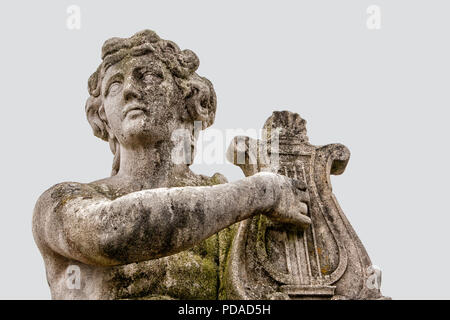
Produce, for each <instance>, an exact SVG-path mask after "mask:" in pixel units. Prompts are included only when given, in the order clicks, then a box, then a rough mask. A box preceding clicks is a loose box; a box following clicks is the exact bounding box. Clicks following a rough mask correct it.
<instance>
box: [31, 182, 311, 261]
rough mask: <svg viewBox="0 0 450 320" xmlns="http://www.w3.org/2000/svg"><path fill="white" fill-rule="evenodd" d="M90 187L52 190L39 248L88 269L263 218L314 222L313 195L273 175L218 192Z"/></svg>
mask: <svg viewBox="0 0 450 320" xmlns="http://www.w3.org/2000/svg"><path fill="white" fill-rule="evenodd" d="M74 185H75V188H74ZM294 185H295V184H294ZM55 188H59V189H58V190H59V191H58V192H56V195H55ZM80 188H81V189H82V190H81V191H80ZM86 188H88V189H90V188H91V187H89V186H88V185H82V184H73V183H72V184H70V187H69V186H67V187H66V186H65V185H64V184H61V185H57V186H55V187H53V188H51V189H49V190H48V191H47V192H45V193H44V194H43V195H42V196H41V198H40V199H39V200H38V203H37V204H36V208H35V214H34V218H33V232H34V236H35V239H36V241H37V242H38V244H41V245H45V246H47V247H49V248H50V249H52V250H54V251H55V252H57V253H59V254H61V255H63V256H66V257H68V258H72V259H76V260H78V261H81V262H83V263H87V264H94V265H104V266H111V265H120V264H128V263H132V262H138V261H144V260H150V259H155V258H160V257H163V256H167V255H171V254H174V253H177V252H180V251H182V250H185V249H187V248H189V247H192V246H194V245H195V244H198V243H199V242H201V241H202V240H204V239H206V238H208V237H209V236H211V235H212V234H214V233H216V232H218V231H220V230H222V229H223V228H226V227H228V226H230V225H232V224H233V223H236V222H238V221H241V220H244V219H247V218H249V217H252V216H253V215H255V214H259V213H264V214H269V215H271V216H272V217H273V218H276V219H278V220H282V221H285V222H291V223H294V224H297V225H299V226H301V227H304V226H306V225H308V223H309V218H308V217H306V216H304V215H303V214H304V213H306V210H307V209H306V205H305V204H304V203H301V202H300V201H307V195H306V194H305V193H304V192H302V191H300V190H298V189H297V188H295V187H294V186H293V185H292V183H291V181H290V179H288V178H286V177H284V176H279V175H276V174H272V173H260V174H256V175H254V176H251V177H248V178H244V179H242V180H239V181H237V182H233V183H226V184H221V185H216V186H208V187H182V188H160V189H150V190H143V191H138V192H133V193H130V194H127V195H125V196H122V197H120V198H117V199H115V200H109V199H107V198H104V197H101V196H100V195H99V194H98V193H96V192H95V191H94V189H91V190H86ZM295 189H297V191H296V190H295ZM73 190H76V191H73ZM55 199H56V201H55ZM302 213H303V214H302Z"/></svg>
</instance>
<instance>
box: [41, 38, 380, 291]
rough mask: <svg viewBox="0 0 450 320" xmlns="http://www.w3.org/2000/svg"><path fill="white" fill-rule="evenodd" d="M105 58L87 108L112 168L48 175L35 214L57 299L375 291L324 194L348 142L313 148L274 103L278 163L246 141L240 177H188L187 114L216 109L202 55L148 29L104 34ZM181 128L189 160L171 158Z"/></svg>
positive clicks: (363, 259) (350, 234) (271, 124)
mask: <svg viewBox="0 0 450 320" xmlns="http://www.w3.org/2000/svg"><path fill="white" fill-rule="evenodd" d="M102 59H103V61H102V63H101V65H100V66H99V68H98V69H97V71H96V72H95V73H94V74H93V75H92V76H91V77H90V79H89V83H88V88H89V93H90V97H89V99H88V101H87V103H86V115H87V118H88V121H89V123H90V125H91V126H92V128H93V131H94V134H95V135H96V136H97V137H100V138H101V139H103V140H105V141H108V142H109V145H110V148H111V151H112V152H113V154H114V160H113V170H112V175H111V177H108V178H105V179H102V180H98V181H94V182H91V183H77V182H64V183H60V184H57V185H55V186H53V187H51V188H50V189H48V190H47V191H45V192H44V193H43V194H42V195H41V197H40V198H39V200H38V202H37V203H36V206H35V211H34V215H33V235H34V238H35V241H36V243H37V245H38V247H39V249H40V251H41V253H42V256H43V258H44V262H45V267H46V273H47V280H48V283H49V286H50V289H51V293H52V298H54V299H217V298H237V299H280V298H281V299H283V298H286V299H288V298H317V297H320V298H350V299H366V298H380V297H381V294H380V292H379V290H378V289H375V290H369V289H367V288H365V287H364V282H365V280H366V278H367V275H366V274H365V268H366V267H367V266H369V265H370V261H369V258H368V256H367V254H366V253H365V251H364V248H363V247H362V245H361V243H360V242H359V240H358V238H357V236H356V234H355V233H354V231H353V229H352V228H351V226H350V224H349V223H348V222H347V220H346V219H345V217H344V215H343V213H342V211H341V210H340V209H339V207H338V205H337V202H336V200H335V199H334V197H333V195H332V193H331V185H330V184H329V180H328V177H329V176H328V174H329V173H330V172H331V173H335V174H339V173H341V172H342V171H343V170H344V168H345V165H346V163H347V160H348V156H349V152H348V150H347V149H346V148H345V147H343V146H340V145H332V146H325V147H320V148H317V147H314V146H312V145H310V144H308V143H307V139H306V131H305V128H304V121H303V120H301V118H300V117H299V116H298V115H297V114H292V113H289V112H281V113H274V115H273V116H272V117H271V118H270V119H269V121H268V123H267V125H266V126H267V128H268V129H270V130H268V137H267V139H265V140H266V141H264V143H266V144H271V145H274V139H273V137H274V136H275V135H274V132H275V131H274V130H272V129H274V128H281V133H280V149H279V151H273V150H274V149H273V148H270V150H271V151H269V152H268V153H267V154H272V155H277V156H278V157H279V159H280V162H279V164H277V163H278V162H275V161H272V162H270V161H269V162H264V163H263V161H262V157H261V154H262V153H260V154H253V151H252V150H251V149H250V148H247V149H245V148H244V149H243V150H242V151H243V154H246V155H247V157H248V156H251V157H253V158H254V159H256V163H250V162H245V163H240V162H238V164H239V165H241V167H242V168H243V170H244V172H245V174H246V176H247V177H246V178H244V179H242V180H240V181H237V182H233V183H227V181H226V179H225V178H224V177H223V176H222V175H220V174H215V175H213V176H212V177H206V176H203V175H196V174H194V173H193V172H192V171H191V170H190V169H189V165H190V163H191V162H192V159H193V156H194V151H195V142H196V137H197V134H196V130H195V127H194V122H195V121H201V123H202V128H206V127H207V126H210V125H211V124H212V123H213V121H214V117H215V111H216V97H215V93H214V89H213V86H212V84H211V83H210V82H209V81H208V80H207V79H206V78H203V77H200V76H198V75H197V74H196V73H195V71H196V69H197V68H198V65H199V60H198V58H197V56H196V55H195V54H194V53H193V52H192V51H190V50H183V51H181V50H180V49H179V48H178V46H177V45H176V44H174V43H173V42H171V41H166V40H163V39H161V38H159V37H158V36H157V35H156V34H155V33H154V32H153V31H149V30H146V31H142V32H139V33H137V34H135V35H134V36H132V37H131V38H126V39H122V38H112V39H110V40H108V41H106V42H105V44H104V45H103V49H102ZM180 129H183V130H184V131H185V132H188V133H189V139H188V144H187V148H188V149H189V150H190V151H191V152H190V153H189V155H190V159H188V161H186V162H185V163H180V162H177V161H173V159H172V155H173V153H172V151H173V149H174V148H175V147H176V143H177V142H176V141H175V140H174V139H173V133H174V132H175V131H176V130H180ZM248 141H249V140H247V142H248ZM247 145H248V144H247ZM237 146H238V144H234V145H233V146H232V147H231V148H230V155H231V157H230V159H231V160H235V159H234V158H233V156H238V154H239V152H237V151H238V150H237V149H236V147H237ZM241 147H242V146H241ZM241 149H242V148H241ZM271 159H272V158H271ZM260 171H261V172H260ZM262 171H265V172H262Z"/></svg>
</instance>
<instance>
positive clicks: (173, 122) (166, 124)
mask: <svg viewBox="0 0 450 320" xmlns="http://www.w3.org/2000/svg"><path fill="white" fill-rule="evenodd" d="M101 89H102V91H101V92H102V95H103V107H104V110H105V115H106V119H107V121H108V124H109V127H110V129H111V131H112V134H114V136H115V137H116V138H117V140H118V141H119V143H120V144H121V145H123V146H136V145H142V144H149V143H155V142H158V141H161V140H167V139H170V134H171V132H172V131H173V130H174V129H176V128H177V126H178V124H179V121H180V120H178V117H177V116H178V112H177V106H178V105H179V99H178V100H177V97H179V90H178V87H177V85H176V83H175V81H174V79H173V77H172V75H171V73H170V71H169V70H168V69H167V67H166V66H165V65H164V63H162V62H161V61H160V60H159V59H156V58H155V57H154V56H153V55H143V56H138V57H128V58H125V59H123V60H122V61H120V62H118V63H116V64H114V65H112V66H110V67H109V68H108V69H107V71H106V73H105V75H104V77H103V80H102V88H101Z"/></svg>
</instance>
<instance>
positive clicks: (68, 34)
mask: <svg viewBox="0 0 450 320" xmlns="http://www.w3.org/2000/svg"><path fill="white" fill-rule="evenodd" d="M70 5H77V6H79V8H80V9H81V28H80V29H79V30H69V29H68V28H67V26H66V20H67V17H68V13H67V11H66V10H67V8H68V7H69V6H70ZM370 5H378V6H379V8H380V10H381V20H380V21H381V29H378V30H370V29H368V27H367V24H366V22H367V19H368V17H369V15H368V14H367V12H366V10H367V8H368V7H369V6H370ZM0 7H1V10H0V33H1V38H0V41H1V59H0V72H1V75H0V81H1V85H0V88H1V92H2V96H1V104H2V107H1V117H0V119H1V122H2V123H1V126H0V130H1V131H0V132H1V138H2V144H1V157H0V168H1V185H0V187H1V202H0V209H1V215H0V248H1V258H0V259H1V263H0V298H2V299H48V298H50V291H49V289H48V285H47V281H46V278H45V270H44V264H43V261H42V258H41V256H40V253H39V251H38V250H37V247H36V245H35V243H34V241H33V238H32V234H31V217H32V211H33V207H34V204H35V202H36V200H37V198H38V197H39V195H40V194H41V193H42V192H43V191H44V190H46V189H47V188H49V187H51V186H52V185H54V184H56V183H58V182H62V181H79V182H89V181H93V180H97V179H99V178H103V177H106V176H108V175H109V173H110V169H111V163H112V154H111V153H110V151H109V148H108V145H107V143H105V142H103V141H101V140H99V139H98V138H96V137H94V136H93V134H92V131H91V128H90V126H89V124H88V122H87V121H86V117H85V113H84V104H85V101H86V98H87V97H88V93H87V79H88V77H89V75H90V74H91V73H92V72H93V71H95V69H96V67H97V66H98V64H99V63H100V49H101V46H102V44H103V42H104V41H105V40H106V39H108V38H110V37H114V36H120V37H129V36H131V35H132V34H134V33H135V32H137V31H140V30H143V29H152V30H155V31H156V32H157V33H158V34H159V35H160V36H161V37H162V38H164V39H169V40H172V41H174V42H176V43H177V44H178V45H179V46H180V47H181V48H182V49H185V48H188V49H191V50H193V51H194V52H196V53H197V55H198V56H199V58H200V61H201V64H200V68H199V70H198V73H199V74H200V75H202V76H206V77H207V78H209V79H210V80H211V81H212V82H213V84H214V86H215V89H216V92H217V98H218V109H217V116H216V122H215V124H214V126H213V128H218V129H221V130H225V129H230V128H231V129H236V128H242V129H249V128H254V129H259V128H261V126H262V125H263V123H264V121H265V120H266V118H267V117H269V116H270V114H271V113H272V111H273V110H285V109H286V110H290V111H294V112H298V113H299V114H300V115H301V116H302V117H303V118H305V119H307V121H308V133H309V137H310V141H311V142H312V143H313V144H315V145H323V144H328V143H333V142H339V143H342V144H344V145H346V146H347V147H348V148H349V149H350V150H351V152H352V156H351V159H350V162H349V165H348V166H347V169H346V172H344V174H343V175H341V176H333V177H332V183H333V188H334V189H333V190H334V193H335V195H336V197H337V199H338V201H339V203H340V204H341V207H342V208H343V210H344V212H345V214H346V215H347V217H348V219H349V220H350V222H351V224H352V225H353V227H354V228H355V230H356V232H357V233H358V235H359V237H360V238H361V240H362V242H363V244H364V246H365V247H366V249H367V251H368V253H369V255H370V257H371V259H372V262H373V263H374V264H375V265H377V266H379V267H380V268H381V269H382V271H383V277H382V287H381V289H382V292H383V293H384V294H385V295H388V296H391V297H393V298H395V299H431V298H437V299H444V298H450V295H449V291H448V287H449V285H450V280H449V277H448V276H447V272H448V268H449V265H450V258H449V250H448V243H449V239H450V231H449V223H450V218H449V213H450V212H449V209H448V206H447V205H448V200H447V199H448V191H449V188H448V180H449V170H448V167H447V162H448V159H449V155H450V152H449V144H448V138H449V128H448V121H449V118H448V117H449V114H450V113H449V102H450V98H449V82H450V78H449V75H450V63H449V57H450V46H449V40H448V39H449V31H450V19H449V17H448V15H449V10H450V2H449V1H445V0H442V1H437V0H427V1H425V0H423V1H413V0H408V1H406V0H404V1H400V0H397V1H382V0H376V1H375V0H373V1H366V0H355V1H331V0H330V1H319V0H311V1H271V2H267V1H198V0H194V1H167V0H166V1H132V0H127V1H81V0H73V1H19V0H17V1H11V0H9V1H2V3H1V4H0ZM223 147H224V148H225V147H226V142H224V146H223ZM192 168H193V169H194V171H195V172H198V173H204V174H208V175H211V174H213V173H214V172H216V171H218V172H221V173H223V174H225V176H227V178H228V179H229V180H230V181H234V180H237V179H240V178H241V177H243V174H242V173H241V171H240V169H239V168H237V167H234V166H233V165H231V164H228V163H225V164H213V165H205V164H202V165H194V166H193V167H192Z"/></svg>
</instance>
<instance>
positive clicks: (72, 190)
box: [32, 182, 107, 243]
mask: <svg viewBox="0 0 450 320" xmlns="http://www.w3.org/2000/svg"><path fill="white" fill-rule="evenodd" d="M105 198H107V196H106V195H105V194H104V193H103V192H102V191H101V190H100V189H99V187H96V186H95V185H91V184H88V183H79V182H62V183H58V184H55V185H54V186H52V187H50V188H49V189H47V190H45V191H44V192H43V193H42V194H41V195H40V197H39V198H38V200H37V201H36V204H35V206H34V211H33V223H32V224H33V225H32V227H33V235H34V238H35V240H36V242H37V243H42V240H43V239H42V237H43V235H44V234H45V230H46V229H47V228H49V227H56V225H55V224H58V222H62V214H64V211H65V210H64V208H65V207H66V206H67V205H68V204H70V203H71V201H72V200H76V199H78V200H89V199H92V200H94V201H95V200H96V199H99V200H100V199H105Z"/></svg>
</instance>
